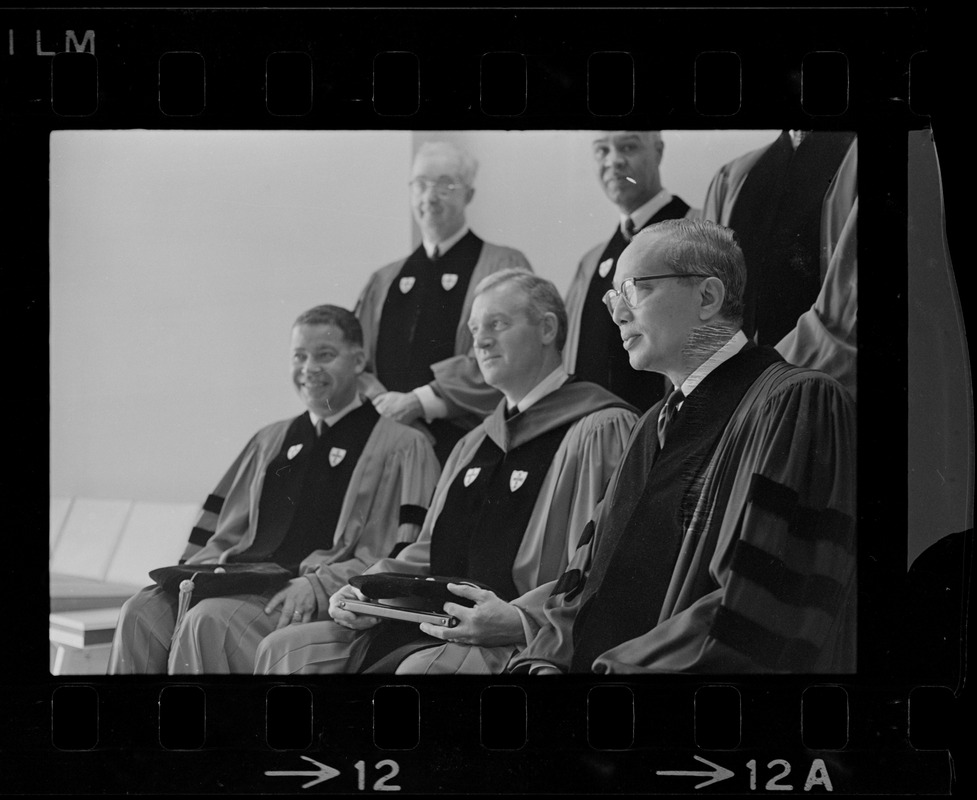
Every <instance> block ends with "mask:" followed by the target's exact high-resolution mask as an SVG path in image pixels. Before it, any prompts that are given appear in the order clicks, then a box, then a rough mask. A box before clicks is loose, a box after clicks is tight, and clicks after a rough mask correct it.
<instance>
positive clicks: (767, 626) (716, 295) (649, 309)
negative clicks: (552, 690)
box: [510, 220, 856, 674]
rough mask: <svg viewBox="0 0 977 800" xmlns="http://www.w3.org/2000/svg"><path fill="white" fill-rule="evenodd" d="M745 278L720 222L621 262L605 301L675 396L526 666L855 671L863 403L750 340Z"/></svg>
mask: <svg viewBox="0 0 977 800" xmlns="http://www.w3.org/2000/svg"><path fill="white" fill-rule="evenodd" d="M745 283H746V266H745V263H744V259H743V253H742V251H741V250H740V248H739V246H738V245H737V244H736V241H735V238H734V235H733V233H732V231H730V230H729V229H728V228H723V227H721V226H719V225H716V224H715V223H711V222H700V221H696V220H674V221H669V222H663V223H660V224H657V225H654V226H652V227H650V228H648V229H647V230H646V231H644V232H641V233H640V234H638V235H637V236H636V237H635V239H634V241H633V242H632V244H631V245H630V246H629V247H628V248H627V249H626V250H625V251H624V253H623V255H622V256H621V259H620V262H619V264H618V270H617V275H616V276H615V280H614V287H615V288H613V289H611V290H609V291H607V292H606V293H605V295H604V298H603V299H604V302H605V304H606V305H607V308H608V310H609V311H610V313H611V317H612V319H613V320H614V323H615V325H616V326H617V328H618V330H619V333H620V337H621V341H622V344H623V347H624V350H625V351H626V352H627V354H628V358H629V360H630V363H631V366H632V367H634V368H635V369H639V370H649V371H654V372H657V373H660V374H662V375H664V376H665V377H667V378H668V381H669V383H670V384H671V387H672V388H671V390H670V392H669V394H668V397H667V398H666V399H665V400H663V401H662V402H660V403H658V404H657V405H656V406H654V407H653V408H652V409H650V410H649V411H648V413H647V414H646V415H645V416H644V417H642V419H641V420H640V421H639V422H638V424H637V425H636V426H635V429H634V431H633V432H632V435H631V439H630V441H629V443H628V449H627V451H626V453H625V455H624V458H623V459H622V462H621V465H620V467H619V468H618V470H617V472H616V473H615V475H614V477H613V478H612V479H611V482H610V484H609V486H608V489H607V492H606V494H605V497H604V501H603V502H602V504H601V505H600V506H599V508H598V510H597V512H596V514H595V516H594V521H593V522H592V523H591V525H590V526H589V527H588V532H587V533H585V534H584V541H583V543H582V544H581V546H580V548H579V549H578V550H577V552H576V554H575V555H574V559H573V561H572V562H571V564H570V565H569V567H568V569H567V571H566V572H565V573H564V575H563V576H562V577H561V578H560V580H559V581H558V582H557V584H556V586H555V587H554V589H553V591H552V594H551V596H550V598H549V600H547V602H546V603H545V605H544V606H543V607H542V611H541V612H540V617H539V618H538V619H537V622H538V624H539V625H540V630H539V632H538V634H537V635H536V637H535V638H534V639H533V641H532V642H530V644H529V645H528V647H527V648H526V649H525V650H523V651H522V652H521V653H520V654H518V655H517V656H516V657H515V658H514V660H513V662H512V663H511V665H510V669H512V670H513V671H517V672H519V671H529V672H532V673H541V674H547V673H560V672H596V673H601V674H603V673H621V672H646V673H752V672H801V673H850V672H854V670H855V666H856V664H855V656H856V647H855V644H856V642H855V621H856V608H855V599H856V594H855V567H856V563H855V443H856V437H855V412H854V403H853V401H852V400H851V398H850V396H849V395H848V393H847V392H846V391H845V389H843V388H842V387H841V385H840V384H839V383H838V382H837V381H835V380H834V379H833V378H831V377H829V376H827V375H825V374H823V373H820V372H815V371H813V370H809V369H805V368H801V367H796V366H793V365H791V364H788V363H787V362H785V361H784V360H783V358H782V357H781V356H780V355H779V354H778V353H777V351H776V350H774V349H773V348H771V347H768V346H757V345H754V344H753V343H752V342H750V341H749V340H748V339H747V338H746V336H745V335H744V333H743V331H742V329H741V325H742V314H743V293H744V286H745ZM536 608H538V607H536Z"/></svg>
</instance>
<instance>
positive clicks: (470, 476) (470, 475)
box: [465, 467, 482, 486]
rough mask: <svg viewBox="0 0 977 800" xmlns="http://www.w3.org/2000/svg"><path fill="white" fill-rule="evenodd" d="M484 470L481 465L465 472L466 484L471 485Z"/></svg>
mask: <svg viewBox="0 0 977 800" xmlns="http://www.w3.org/2000/svg"><path fill="white" fill-rule="evenodd" d="M481 471H482V468H481V467H472V468H471V469H470V470H468V472H466V473H465V486H471V485H472V481H474V480H475V478H477V477H478V473H479V472H481Z"/></svg>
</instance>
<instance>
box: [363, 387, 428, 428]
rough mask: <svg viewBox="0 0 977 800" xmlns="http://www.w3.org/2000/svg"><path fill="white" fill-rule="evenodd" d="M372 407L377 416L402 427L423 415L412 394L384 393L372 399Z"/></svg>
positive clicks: (419, 403)
mask: <svg viewBox="0 0 977 800" xmlns="http://www.w3.org/2000/svg"><path fill="white" fill-rule="evenodd" d="M373 407H374V408H375V409H376V410H377V413H378V414H381V415H383V416H384V417H390V419H392V420H393V421H394V422H400V423H402V424H404V425H410V424H411V423H412V422H413V421H414V420H415V419H417V418H418V417H420V416H421V415H422V414H423V413H424V408H423V406H422V405H421V401H420V400H419V399H418V397H417V395H416V394H414V393H413V392H384V393H383V394H381V395H378V396H377V397H375V398H374V399H373Z"/></svg>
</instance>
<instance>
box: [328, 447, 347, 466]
mask: <svg viewBox="0 0 977 800" xmlns="http://www.w3.org/2000/svg"><path fill="white" fill-rule="evenodd" d="M344 458H346V451H345V450H343V448H341V447H334V448H332V450H330V451H329V466H330V467H335V466H336V465H337V464H338V463H339V462H340V461H342V460H343V459H344Z"/></svg>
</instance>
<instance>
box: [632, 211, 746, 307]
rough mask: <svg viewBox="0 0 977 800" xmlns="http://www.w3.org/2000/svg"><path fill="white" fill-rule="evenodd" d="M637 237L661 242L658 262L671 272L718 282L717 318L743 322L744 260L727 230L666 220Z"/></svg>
mask: <svg viewBox="0 0 977 800" xmlns="http://www.w3.org/2000/svg"><path fill="white" fill-rule="evenodd" d="M638 236H640V237H642V238H645V237H649V236H655V237H658V238H660V239H661V240H662V244H663V248H664V252H663V255H662V260H663V262H664V264H665V265H666V266H667V267H668V268H669V269H671V270H672V271H673V272H679V273H696V272H698V273H703V272H704V273H707V274H708V275H711V276H714V277H716V278H719V280H721V281H722V282H723V288H724V289H725V290H726V293H725V297H724V298H723V307H722V308H721V309H720V314H721V315H722V316H723V317H724V318H725V319H727V320H729V321H730V322H736V323H741V322H742V321H743V297H744V292H745V290H746V260H745V259H744V258H743V251H742V250H741V249H740V246H739V244H738V243H737V241H736V234H735V233H734V232H733V231H732V230H731V229H730V228H725V227H723V226H722V225H718V224H716V223H715V222H709V221H708V220H700V219H669V220H665V221H664V222H658V223H656V224H654V225H649V226H648V227H647V228H645V229H643V230H641V231H639V232H638V233H637V234H636V237H635V238H637V237H638Z"/></svg>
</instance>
